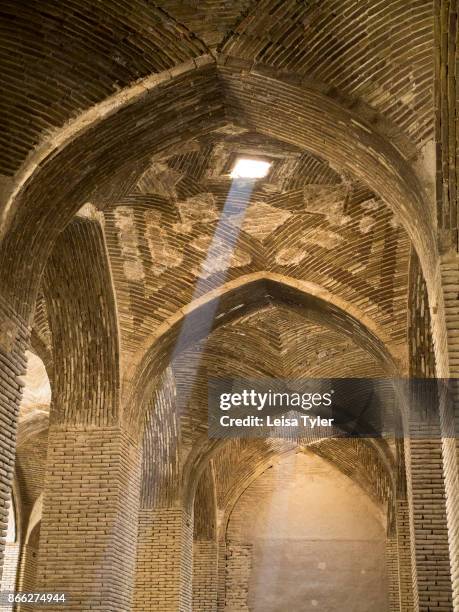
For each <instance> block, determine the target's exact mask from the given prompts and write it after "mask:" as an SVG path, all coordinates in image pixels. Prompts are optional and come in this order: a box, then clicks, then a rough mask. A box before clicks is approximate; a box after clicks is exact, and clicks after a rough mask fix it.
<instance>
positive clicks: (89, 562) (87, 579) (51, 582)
mask: <svg viewBox="0 0 459 612" xmlns="http://www.w3.org/2000/svg"><path fill="white" fill-rule="evenodd" d="M139 494H140V454H139V451H138V448H137V447H136V445H135V443H133V441H132V440H131V439H130V438H129V436H127V435H126V433H124V432H123V431H120V430H119V429H117V428H114V427H113V428H104V429H99V428H92V429H84V428H81V429H77V430H75V429H72V428H67V429H59V428H52V429H51V430H50V433H49V445H48V458H47V471H46V477H45V497H44V502H43V518H42V527H41V533H40V550H39V557H38V573H37V583H36V584H37V586H38V585H39V586H40V588H42V589H44V590H46V591H54V592H61V591H65V592H67V593H68V595H69V601H68V603H66V604H65V605H62V606H60V605H58V606H57V607H56V606H53V607H50V608H49V609H50V610H75V611H76V610H79V611H81V610H119V611H120V612H121V611H126V612H127V611H128V610H130V609H131V599H132V592H133V582H134V570H135V553H136V540H137V521H138V504H139ZM44 609H48V608H46V607H45V608H44Z"/></svg>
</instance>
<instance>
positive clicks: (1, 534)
mask: <svg viewBox="0 0 459 612" xmlns="http://www.w3.org/2000/svg"><path fill="white" fill-rule="evenodd" d="M28 339H29V333H28V330H27V326H26V324H25V322H24V321H23V320H22V319H21V318H20V317H18V316H16V315H15V313H14V312H13V311H12V310H11V308H9V306H8V305H7V304H6V303H5V302H4V301H3V300H2V299H1V298H0V575H1V568H2V565H3V550H4V546H5V541H4V538H5V536H6V532H7V528H8V510H9V503H10V502H9V500H10V488H11V482H12V479H13V472H14V452H15V444H16V425H17V415H18V412H19V404H20V401H21V396H22V383H21V381H20V379H19V377H20V376H22V375H24V374H25V371H26V358H25V351H26V349H27V345H28Z"/></svg>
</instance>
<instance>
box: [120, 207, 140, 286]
mask: <svg viewBox="0 0 459 612" xmlns="http://www.w3.org/2000/svg"><path fill="white" fill-rule="evenodd" d="M114 217H115V225H116V227H117V228H118V240H119V246H120V249H121V253H122V255H123V270H124V275H125V277H126V279H127V280H130V281H135V282H138V281H142V280H143V279H144V278H145V272H144V269H143V264H142V257H141V254H140V250H139V242H138V237H137V228H136V224H135V218H134V211H133V210H132V208H130V207H129V206H118V207H117V208H115V212H114Z"/></svg>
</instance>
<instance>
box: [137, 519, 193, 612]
mask: <svg viewBox="0 0 459 612" xmlns="http://www.w3.org/2000/svg"><path fill="white" fill-rule="evenodd" d="M192 549H193V520H192V517H191V516H190V515H189V514H188V513H187V512H185V511H184V510H182V509H181V508H155V509H152V508H142V509H141V510H140V516H139V531H138V540H137V563H136V575H135V589H134V603H133V607H132V610H133V611H135V612H147V611H148V612H191V609H192V608H191V605H192V588H191V584H192V573H193V558H192V554H193V551H192Z"/></svg>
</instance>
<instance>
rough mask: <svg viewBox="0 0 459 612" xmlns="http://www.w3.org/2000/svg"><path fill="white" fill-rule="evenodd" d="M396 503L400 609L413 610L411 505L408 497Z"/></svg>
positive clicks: (403, 611)
mask: <svg viewBox="0 0 459 612" xmlns="http://www.w3.org/2000/svg"><path fill="white" fill-rule="evenodd" d="M395 504H396V505H395V529H396V538H397V555H398V582H399V597H400V603H399V609H400V611H401V612H412V610H414V603H413V570H412V564H411V538H410V513H409V506H408V501H407V500H406V499H398V500H397V501H396V502H395Z"/></svg>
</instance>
